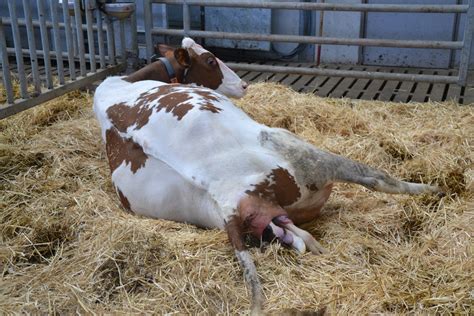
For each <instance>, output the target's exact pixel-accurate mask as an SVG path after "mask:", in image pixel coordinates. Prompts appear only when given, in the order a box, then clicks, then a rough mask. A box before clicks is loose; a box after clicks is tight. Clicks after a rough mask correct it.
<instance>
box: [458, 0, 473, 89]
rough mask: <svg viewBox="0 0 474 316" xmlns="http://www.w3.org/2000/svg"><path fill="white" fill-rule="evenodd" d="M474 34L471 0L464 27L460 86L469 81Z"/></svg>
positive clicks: (470, 0) (471, 0)
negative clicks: (468, 72)
mask: <svg viewBox="0 0 474 316" xmlns="http://www.w3.org/2000/svg"><path fill="white" fill-rule="evenodd" d="M473 35H474V0H469V11H468V12H467V17H466V26H465V27H464V38H463V42H464V47H463V49H462V51H461V59H460V61H459V82H458V84H459V85H460V86H465V85H466V83H467V71H468V68H469V61H470V59H471V48H472V37H473Z"/></svg>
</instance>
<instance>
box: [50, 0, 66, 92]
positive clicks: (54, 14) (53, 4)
mask: <svg viewBox="0 0 474 316" xmlns="http://www.w3.org/2000/svg"><path fill="white" fill-rule="evenodd" d="M49 7H50V8H51V18H52V20H53V37H54V50H55V51H56V64H57V67H58V77H59V84H64V65H63V54H62V53H63V50H62V48H61V41H60V39H59V36H60V33H59V27H58V11H57V10H58V0H49Z"/></svg>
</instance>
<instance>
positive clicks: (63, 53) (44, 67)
mask: <svg viewBox="0 0 474 316" xmlns="http://www.w3.org/2000/svg"><path fill="white" fill-rule="evenodd" d="M32 4H33V5H35V6H34V7H33V6H32ZM21 8H22V9H23V13H24V18H20V19H19V18H18V15H19V14H18V13H19V12H17V10H19V9H21ZM33 9H36V11H37V12H35V11H33ZM8 11H9V15H10V16H9V17H1V19H0V58H1V62H2V75H3V85H4V88H5V94H6V103H5V104H3V105H0V119H1V118H5V117H7V116H10V115H13V114H15V113H18V112H20V111H23V110H26V109H28V108H31V107H33V106H35V105H38V104H40V103H43V102H45V101H48V100H51V99H53V98H55V97H57V96H60V95H62V94H65V93H67V92H69V91H72V90H75V89H78V88H81V87H84V86H85V85H87V84H89V83H92V82H94V81H97V80H101V79H104V78H105V77H106V76H108V75H111V74H115V73H118V72H120V71H123V70H124V69H126V66H127V58H134V57H136V56H137V53H138V46H137V45H136V43H137V41H136V34H137V32H136V16H135V3H133V2H130V3H105V1H95V0H69V1H68V0H62V1H58V0H48V1H46V0H37V1H36V3H32V1H31V0H22V1H18V0H8ZM33 16H37V17H38V18H37V19H33ZM48 17H49V19H48ZM20 27H21V28H20ZM126 27H127V28H129V29H130V34H132V40H131V44H130V45H128V46H129V47H126V46H127V45H126V41H125V29H126ZM38 29H39V30H38ZM38 31H39V35H40V36H37V35H38ZM133 34H135V36H133ZM38 38H39V39H40V41H38ZM7 39H11V40H10V41H8V40H7ZM11 43H13V47H11V45H10V46H8V45H7V44H11ZM104 43H106V44H104ZM25 46H26V47H27V49H26V48H24V47H25ZM11 55H14V57H13V56H11ZM13 67H15V68H16V71H15V72H14V73H12V71H11V70H12V68H13ZM30 68H31V69H30ZM27 70H28V71H27ZM27 74H28V75H27ZM14 76H15V77H17V78H15V79H17V80H18V85H19V96H15V95H14V86H13V84H12V79H14V78H13V77H14Z"/></svg>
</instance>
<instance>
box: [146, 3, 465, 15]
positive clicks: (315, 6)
mask: <svg viewBox="0 0 474 316" xmlns="http://www.w3.org/2000/svg"><path fill="white" fill-rule="evenodd" d="M151 1H152V2H153V3H165V4H184V3H186V4H187V5H195V6H209V7H233V8H256V9H258V8H259V9H289V10H318V11H366V12H418V13H464V12H467V10H468V6H467V5H411V4H410V5H406V4H355V3H354V4H349V3H348V4H346V3H314V2H269V1H248V0H247V1H239V0H225V1H214V0H151Z"/></svg>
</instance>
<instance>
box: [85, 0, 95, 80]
mask: <svg viewBox="0 0 474 316" xmlns="http://www.w3.org/2000/svg"><path fill="white" fill-rule="evenodd" d="M85 1H86V2H85V11H86V24H87V46H88V47H89V62H90V67H91V71H92V72H95V68H96V63H95V42H94V32H93V31H92V24H94V21H93V20H92V10H93V6H92V4H91V2H90V0H85Z"/></svg>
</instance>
